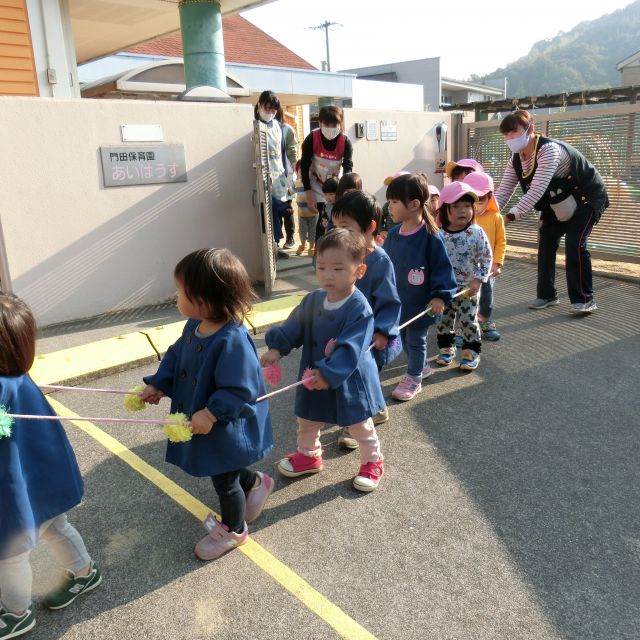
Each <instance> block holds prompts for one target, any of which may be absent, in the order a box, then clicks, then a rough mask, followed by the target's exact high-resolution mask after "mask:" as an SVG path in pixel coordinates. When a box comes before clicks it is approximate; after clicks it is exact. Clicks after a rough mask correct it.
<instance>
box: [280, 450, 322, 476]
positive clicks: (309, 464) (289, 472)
mask: <svg viewBox="0 0 640 640" xmlns="http://www.w3.org/2000/svg"><path fill="white" fill-rule="evenodd" d="M278 471H279V472H280V473H281V474H282V475H283V476H286V477H287V478H297V477H298V476H304V475H306V474H309V473H318V472H319V471H322V456H317V457H313V456H305V455H304V454H303V453H299V452H298V451H296V452H295V453H289V454H287V457H286V458H282V460H280V462H278Z"/></svg>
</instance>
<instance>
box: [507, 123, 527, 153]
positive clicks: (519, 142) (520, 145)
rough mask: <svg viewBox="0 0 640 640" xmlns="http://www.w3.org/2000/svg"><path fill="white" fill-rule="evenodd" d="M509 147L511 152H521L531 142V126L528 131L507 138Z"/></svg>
mask: <svg viewBox="0 0 640 640" xmlns="http://www.w3.org/2000/svg"><path fill="white" fill-rule="evenodd" d="M505 142H506V143H507V147H509V149H510V150H511V153H520V151H522V150H523V149H524V148H525V147H526V146H527V145H528V144H529V127H527V129H526V131H525V132H524V133H523V134H522V135H521V136H518V137H517V138H511V140H505Z"/></svg>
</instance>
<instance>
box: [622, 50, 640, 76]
mask: <svg viewBox="0 0 640 640" xmlns="http://www.w3.org/2000/svg"><path fill="white" fill-rule="evenodd" d="M639 59H640V51H636V52H635V53H632V54H631V55H630V56H629V57H628V58H625V59H624V60H621V61H620V62H618V64H617V65H616V69H617V70H618V71H621V70H622V69H624V67H628V66H629V65H630V64H634V63H636V62H637V61H638V60H639Z"/></svg>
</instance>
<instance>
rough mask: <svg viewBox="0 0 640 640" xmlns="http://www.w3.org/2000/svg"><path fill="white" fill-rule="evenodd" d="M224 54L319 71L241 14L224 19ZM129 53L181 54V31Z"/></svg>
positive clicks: (257, 62)
mask: <svg viewBox="0 0 640 640" xmlns="http://www.w3.org/2000/svg"><path fill="white" fill-rule="evenodd" d="M222 32H223V37H224V55H225V59H226V60H228V61H229V62H237V63H243V64H254V65H260V66H262V65H268V66H271V67H288V68H292V69H310V70H316V67H314V66H313V65H312V64H310V63H309V62H307V61H306V60H304V59H303V58H301V57H300V56H299V55H297V54H295V53H294V52H293V51H291V50H290V49H287V47H285V46H284V45H282V44H280V43H279V42H278V41H277V40H275V39H274V38H272V37H271V36H270V35H267V34H266V33H265V32H264V31H261V30H260V29H258V27H256V26H255V25H254V24H252V23H251V22H249V21H248V20H246V19H245V18H243V17H242V16H239V15H235V16H228V17H225V18H223V19H222ZM127 53H138V54H143V55H150V56H167V57H175V58H181V57H182V36H181V34H180V32H179V31H178V32H176V33H172V34H171V35H168V36H165V37H163V38H158V39H157V40H151V41H150V42H146V43H144V44H141V45H138V46H136V47H133V48H131V49H127Z"/></svg>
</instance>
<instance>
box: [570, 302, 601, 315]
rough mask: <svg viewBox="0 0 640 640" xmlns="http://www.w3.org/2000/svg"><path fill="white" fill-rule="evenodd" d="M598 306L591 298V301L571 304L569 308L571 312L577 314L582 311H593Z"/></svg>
mask: <svg viewBox="0 0 640 640" xmlns="http://www.w3.org/2000/svg"><path fill="white" fill-rule="evenodd" d="M597 308H598V306H597V305H596V303H595V302H594V301H593V300H589V302H576V303H574V304H572V305H571V308H570V309H569V310H570V311H571V313H575V314H576V315H578V314H582V313H593V312H594V311H595V310H596V309H597Z"/></svg>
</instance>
